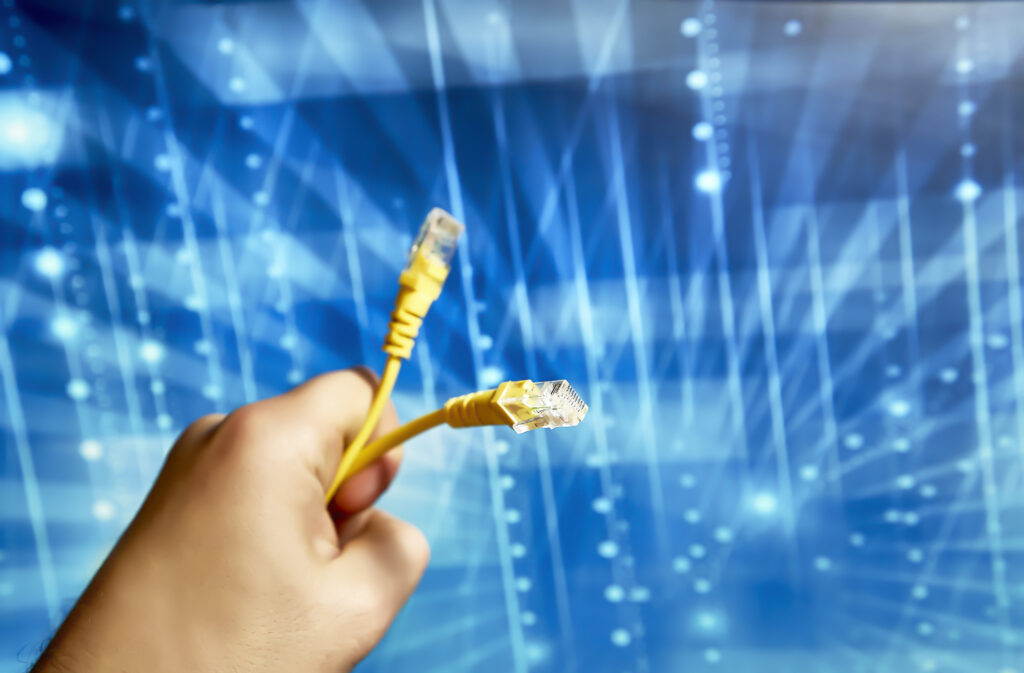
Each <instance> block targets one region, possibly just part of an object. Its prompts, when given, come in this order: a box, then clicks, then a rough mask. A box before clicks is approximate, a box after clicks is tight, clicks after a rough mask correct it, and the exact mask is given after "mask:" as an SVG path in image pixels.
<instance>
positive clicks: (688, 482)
mask: <svg viewBox="0 0 1024 673" xmlns="http://www.w3.org/2000/svg"><path fill="white" fill-rule="evenodd" d="M679 485H680V486H682V487H683V488H693V487H694V486H696V485H697V478H696V477H695V476H693V475H692V474H690V473H686V474H683V475H682V476H680V477H679Z"/></svg>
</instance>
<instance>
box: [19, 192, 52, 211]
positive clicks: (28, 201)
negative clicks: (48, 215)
mask: <svg viewBox="0 0 1024 673" xmlns="http://www.w3.org/2000/svg"><path fill="white" fill-rule="evenodd" d="M47 201H48V199H47V197H46V192H44V191H43V190H41V189H39V188H38V187H29V188H28V189H26V190H25V191H23V192H22V193H21V205H23V206H24V207H25V208H27V209H29V210H31V211H33V212H36V213H38V212H42V211H44V210H46V203H47Z"/></svg>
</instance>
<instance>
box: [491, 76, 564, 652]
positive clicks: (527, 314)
mask: <svg viewBox="0 0 1024 673" xmlns="http://www.w3.org/2000/svg"><path fill="white" fill-rule="evenodd" d="M492 101H493V115H494V130H495V135H496V137H497V141H498V168H499V172H500V175H501V186H502V196H503V201H504V203H505V221H506V223H507V225H508V234H509V245H510V247H511V248H512V250H511V255H510V257H511V259H512V269H513V273H514V274H515V285H514V293H515V301H516V314H517V316H518V318H519V326H520V329H521V334H522V338H523V351H524V358H525V360H526V372H527V376H529V377H530V378H531V379H534V380H536V379H537V378H539V376H538V369H537V354H536V348H537V343H536V339H535V335H534V331H533V310H532V309H531V307H530V298H529V296H528V295H527V292H526V273H525V271H524V270H523V248H522V240H521V236H520V233H519V214H518V212H517V211H516V204H515V200H516V194H515V189H514V187H513V185H512V171H511V167H510V166H509V152H508V138H507V137H506V129H505V106H504V100H503V98H502V96H501V94H500V93H498V92H496V93H495V94H494V96H493V98H492ZM536 446H537V462H538V467H539V468H540V483H541V498H542V500H543V503H544V523H545V527H546V528H547V534H548V545H549V548H550V551H551V569H552V572H553V575H554V577H553V579H554V586H555V605H556V608H557V611H558V622H559V632H560V633H561V636H562V646H563V648H564V649H565V655H566V658H567V660H568V662H569V663H568V669H569V670H574V669H575V668H576V651H575V648H574V647H573V639H572V614H571V612H570V610H569V588H568V582H567V581H566V577H565V562H564V560H563V557H562V542H561V536H560V534H559V530H558V501H557V499H556V498H555V488H554V484H553V483H552V479H551V456H550V454H549V452H548V441H547V435H546V434H543V433H542V434H540V435H539V436H537V438H536Z"/></svg>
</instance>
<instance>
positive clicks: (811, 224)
mask: <svg viewBox="0 0 1024 673" xmlns="http://www.w3.org/2000/svg"><path fill="white" fill-rule="evenodd" d="M820 240H821V239H820V235H819V232H818V213H817V210H816V208H815V206H814V205H813V204H811V205H810V206H808V207H807V257H808V261H809V263H810V269H809V271H810V274H809V275H810V281H811V295H812V299H811V302H812V311H813V317H814V331H815V339H814V345H815V353H816V355H817V360H818V376H819V380H820V386H819V388H818V395H819V399H820V401H821V411H822V415H823V416H824V418H823V419H822V421H823V423H824V426H825V428H824V430H825V432H824V435H825V437H824V439H823V442H824V444H825V447H826V449H827V450H828V451H829V457H830V458H831V463H832V464H833V465H834V466H835V467H836V468H838V467H839V465H840V461H839V441H838V438H839V432H838V430H837V428H836V410H835V404H834V401H833V399H832V395H833V392H834V391H835V385H834V383H833V381H832V358H831V356H830V355H829V347H828V315H827V313H826V310H825V287H824V282H823V281H822V272H821V244H820ZM833 483H834V484H835V488H836V494H837V495H839V494H840V493H841V488H840V480H838V479H836V480H835V481H834V482H833Z"/></svg>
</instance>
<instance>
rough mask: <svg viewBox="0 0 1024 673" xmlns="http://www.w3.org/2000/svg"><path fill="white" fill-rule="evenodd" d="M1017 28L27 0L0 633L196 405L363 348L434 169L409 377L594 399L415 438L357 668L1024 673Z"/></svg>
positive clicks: (684, 5)
mask: <svg viewBox="0 0 1024 673" xmlns="http://www.w3.org/2000/svg"><path fill="white" fill-rule="evenodd" d="M1021 25H1024V8H1022V7H1021V6H1019V5H1018V4H1016V3H1009V2H993V3H949V2H923V3H895V4H890V3H885V2H878V3H841V2H836V3H789V2H759V3H745V2H737V3H732V2H715V1H712V0H701V1H699V2H654V1H647V0H645V1H641V0H635V1H633V2H629V1H627V0H586V1H584V0H526V1H525V2H516V3H509V2H498V0H475V1H472V2H470V1H464V0H421V1H420V2H414V3H375V2H371V1H370V0H364V1H362V2H345V3H341V2H334V1H333V0H296V1H295V2H288V1H285V0H268V1H264V2H245V3H241V2H229V1H224V2H204V3H178V2H157V1H155V0H154V1H152V2H150V1H149V0H125V1H124V2H123V3H121V4H117V3H103V2H100V3H61V2H53V1H51V0H24V1H18V2H15V1H14V0H0V26H2V27H3V28H2V30H0V85H2V90H0V194H2V196H3V198H2V199H0V228H2V236H0V326H2V329H0V447H2V456H3V459H2V461H0V671H2V672H6V671H23V670H24V669H25V668H26V667H27V666H28V664H29V663H30V662H31V661H32V659H33V657H34V655H35V654H36V653H37V652H38V651H39V648H40V647H41V646H42V644H43V643H44V642H45V639H46V638H47V637H48V634H49V633H51V632H52V629H53V627H54V626H55V625H56V624H57V623H59V621H60V619H61V616H62V615H63V614H64V613H65V612H66V611H67V609H68V608H69V607H70V605H71V604H72V602H73V601H74V599H75V597H76V596H77V595H78V593H79V592H80V591H81V590H82V588H83V587H84V585H85V583H86V582H87V581H88V579H89V577H90V576H91V574H92V573H93V572H94V570H95V569H96V567H97V565H98V564H99V563H100V562H101V560H102V559H103V557H104V556H105V554H106V552H107V551H108V550H109V548H110V547H111V545H112V544H113V543H114V541H115V539H116V537H117V535H118V534H119V532H120V531H121V530H122V529H123V527H124V526H125V525H126V524H127V523H128V521H130V519H131V517H132V515H133V513H134V511H135V509H136V508H137V506H138V504H139V502H140V501H141V499H142V498H143V497H144V495H145V493H146V490H147V488H148V486H149V484H150V483H151V482H152V480H153V478H154V475H155V474H156V472H157V470H158V469H159V467H160V464H161V461H162V459H163V456H164V454H165V452H166V451H167V449H168V447H169V446H170V444H171V442H172V441H173V439H174V437H175V436H176V434H177V433H178V432H180V431H181V429H182V428H183V427H185V426H186V425H187V424H188V423H189V422H190V421H191V420H192V419H194V418H196V417H198V416H200V415H202V414H206V413H210V412H218V411H219V412H225V411H229V410H231V409H233V408H235V407H237V406H239V405H241V404H244V403H246V402H250V401H253V400H256V399H259V398H262V397H265V396H269V395H273V394H276V393H279V392H281V391H284V390H286V389H288V388H289V387H290V386H292V385H294V384H296V383H298V382H300V381H303V380H304V379H306V378H307V377H309V376H311V375H313V374H316V373H319V372H323V371H327V370H330V369H334V368H338V367H346V366H351V365H355V364H359V363H368V364H370V365H371V366H373V367H375V368H379V366H380V365H381V364H382V362H383V356H382V353H381V352H380V345H381V340H382V337H383V334H384V330H385V327H386V324H387V320H388V312H389V311H390V309H391V304H392V299H393V294H394V292H395V288H396V278H397V275H398V273H399V271H400V270H401V268H402V266H403V264H404V262H405V253H406V249H407V247H408V245H409V244H410V243H411V236H412V235H414V233H415V232H416V230H417V227H418V225H419V223H420V221H421V220H422V218H423V216H424V215H425V214H426V213H427V211H428V210H429V209H430V208H431V207H433V206H435V205H437V206H441V207H444V208H446V209H448V210H449V211H451V212H452V213H453V214H454V215H455V216H456V217H457V218H458V219H460V220H461V221H464V222H465V223H466V225H467V234H466V237H465V240H464V241H463V244H462V245H461V247H460V249H459V251H458V254H457V257H456V259H455V262H454V268H453V273H452V275H451V277H450V279H449V281H448V286H447V288H446V290H445V293H444V295H443V296H442V298H441V300H440V301H439V302H438V303H437V304H436V305H435V307H434V308H433V309H432V311H431V314H430V316H429V318H428V320H427V321H426V323H425V327H424V332H423V336H422V337H421V340H420V343H418V344H417V347H416V351H415V352H414V355H413V359H412V361H411V362H410V365H409V366H408V367H407V368H406V370H404V371H403V375H402V379H401V380H400V382H399V388H398V391H397V393H396V397H395V399H396V405H397V407H398V409H399V413H400V414H401V415H402V416H403V417H405V418H410V417H413V416H416V415H418V414H420V413H422V412H425V411H428V410H430V409H432V408H435V407H436V406H438V405H439V403H441V402H443V401H444V400H445V399H447V397H449V396H452V395H456V394H461V393H464V392H467V391H470V390H473V389H477V388H484V387H488V386H493V385H495V384H496V383H497V382H499V381H502V380H505V379H525V378H530V379H534V380H540V381H543V380H557V379H562V378H566V379H568V380H570V381H571V382H572V384H573V386H574V387H576V388H577V389H578V390H579V391H580V394H581V395H582V397H583V398H584V399H585V400H586V401H587V403H588V404H589V405H590V412H589V415H588V417H587V419H586V420H585V422H584V423H583V424H581V425H580V426H579V427H577V428H573V429H566V430H560V431H558V432H552V433H547V432H536V433H529V434H527V435H523V436H515V435H514V434H512V433H511V432H510V431H506V429H504V428H498V429H493V428H488V429H479V430H464V431H456V430H447V429H446V430H439V431H435V432H434V433H432V434H430V435H426V436H424V437H422V438H419V439H417V440H415V441H414V442H412V443H411V444H410V445H409V446H408V447H407V450H406V457H405V463H404V465H403V468H402V474H401V476H400V478H399V479H398V481H397V482H396V484H395V485H394V487H393V488H392V489H391V491H390V492H389V493H388V495H387V496H386V497H385V499H384V501H383V506H384V507H386V508H387V509H389V510H391V511H393V512H394V513H396V514H398V515H399V516H402V517H405V518H407V519H409V520H411V521H413V522H414V523H416V524H417V525H419V526H420V527H421V528H422V529H423V530H424V531H425V533H426V534H427V536H428V538H429V539H430V541H431V544H432V547H433V558H432V561H431V566H430V569H429V570H428V572H427V575H426V577H425V579H424V582H423V584H422V586H421V588H420V589H419V590H418V592H417V593H416V595H415V596H414V597H413V599H412V601H411V603H410V604H409V606H408V607H407V609H406V610H405V611H404V613H403V614H402V616H401V617H400V618H399V620H398V621H397V622H396V624H395V626H394V628H393V629H392V630H391V632H390V633H389V635H388V636H387V637H386V639H385V640H384V642H383V644H382V645H381V647H380V648H379V649H378V650H377V651H376V652H375V653H374V654H373V655H372V656H371V657H370V658H369V659H368V660H367V661H366V663H365V664H364V665H363V666H362V667H361V669H360V670H365V671H417V672H429V671H515V672H517V673H524V672H526V671H531V672H533V671H551V672H561V671H634V672H636V673H641V672H643V671H680V670H685V671H715V670H721V671H733V672H737V673H740V672H745V671H759V672H760V671H778V672H791V671H792V672H800V673H803V672H804V671H835V672H837V673H860V672H863V673H897V672H899V673H902V672H904V671H964V672H970V673H981V672H986V671H987V672H991V673H1024V664H1022V663H1021V662H1024V635H1022V634H1024V596H1022V593H1021V587H1022V586H1024V515H1022V508H1021V504H1022V502H1024V483H1022V477H1024V300H1022V287H1021V286H1022V281H1021V255H1022V241H1021V238H1022V237H1021V234H1020V227H1019V221H1020V216H1019V214H1018V210H1019V208H1020V206H1019V197H1020V195H1021V192H1020V189H1021V187H1020V186H1019V185H1018V184H1017V176H1016V170H1017V168H1018V166H1019V164H1020V159H1019V158H1018V156H1017V149H1016V147H1017V145H1018V144H1019V143H1020V138H1019V136H1018V134H1017V133H1016V131H1015V129H1014V124H1015V123H1019V120H1020V119H1021V118H1024V94H1018V92H1020V91H1024V86H1021V85H1022V84H1024V74H1022V73H1024V70H1022V68H1021V63H1022V60H1021V59H1022V54H1021V49H1022V42H1021V40H1020V39H1019V32H1020V29H1019V26H1021ZM1022 151H1024V150H1022ZM1022 156H1024V154H1022ZM1018 536H1020V537H1018Z"/></svg>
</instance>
